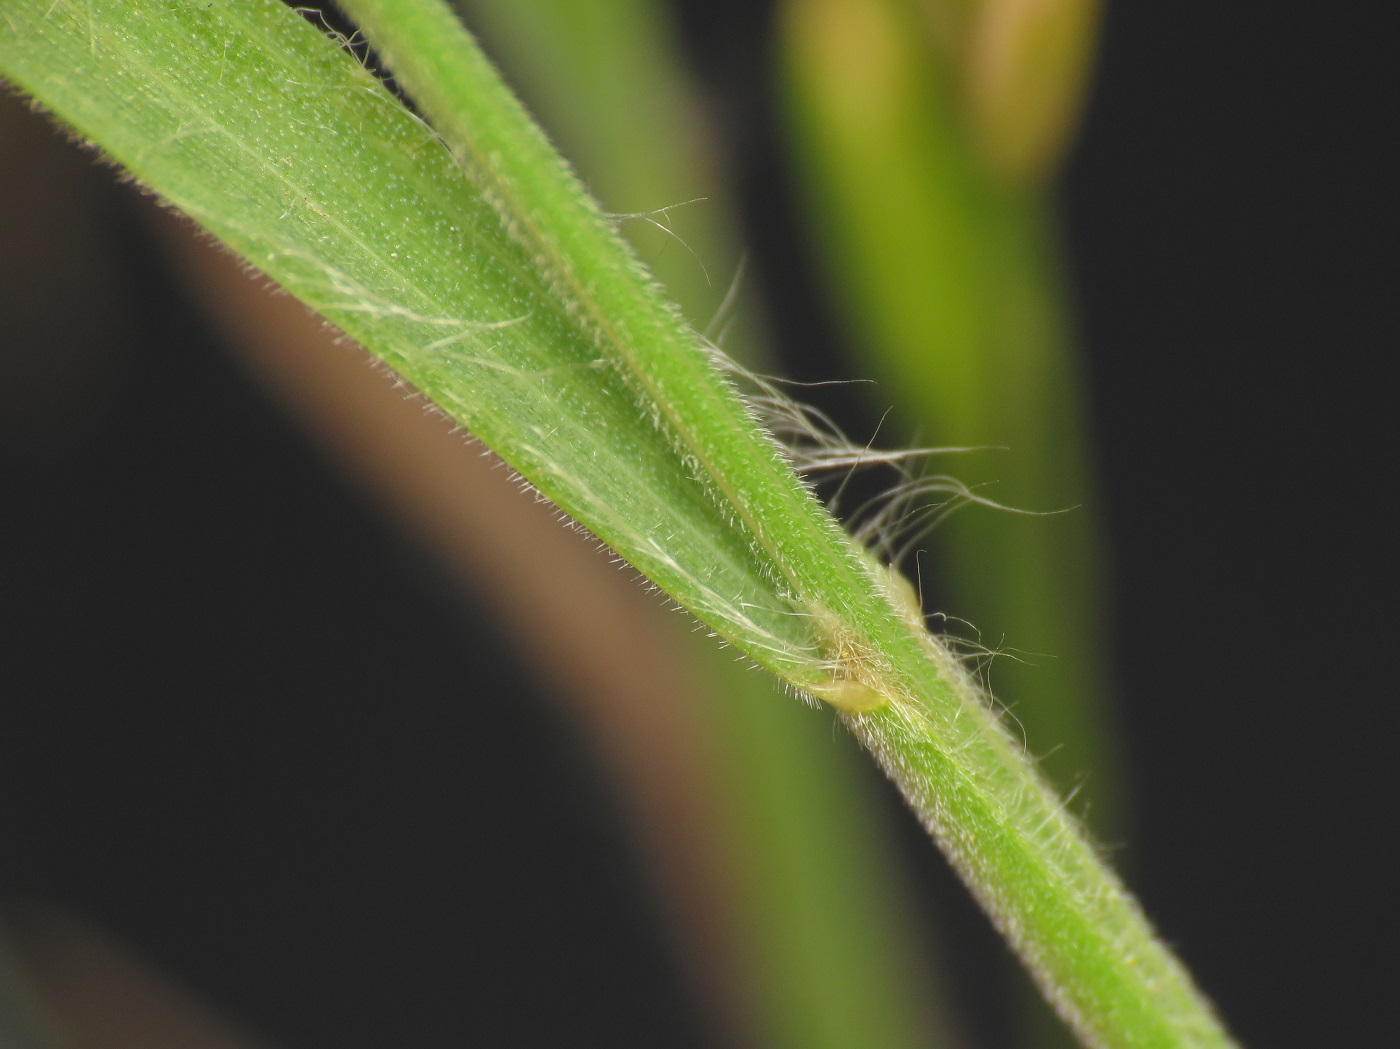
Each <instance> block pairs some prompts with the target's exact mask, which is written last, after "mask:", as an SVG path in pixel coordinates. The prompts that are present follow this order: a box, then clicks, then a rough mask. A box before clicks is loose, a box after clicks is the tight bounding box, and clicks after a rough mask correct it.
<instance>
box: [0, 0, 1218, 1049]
mask: <svg viewBox="0 0 1400 1049" xmlns="http://www.w3.org/2000/svg"><path fill="white" fill-rule="evenodd" d="M344 6H345V8H346V10H347V12H348V14H349V15H350V16H351V17H352V18H353V19H354V20H355V21H356V22H357V23H358V24H359V25H360V26H361V28H362V29H363V31H364V32H365V33H366V35H367V36H368V38H369V40H370V41H371V43H372V44H373V45H374V46H375V48H376V49H377V50H378V52H379V53H380V54H381V55H382V56H383V58H384V60H385V61H386V63H387V65H388V68H389V69H390V70H391V71H392V72H393V74H394V76H395V78H396V81H397V83H398V85H399V86H400V87H401V88H402V89H404V90H405V91H406V92H407V93H408V95H409V96H410V97H411V98H412V100H413V102H414V104H415V106H416V108H417V113H414V112H411V111H410V110H409V109H407V108H406V107H405V106H403V105H402V104H401V103H400V102H399V101H398V100H397V99H396V98H395V97H394V96H393V95H392V94H391V93H390V92H389V91H387V90H386V89H385V87H384V86H383V85H382V84H381V83H380V82H379V81H378V80H377V79H376V77H375V76H374V75H373V74H371V73H370V72H368V71H367V70H366V69H364V68H363V67H362V66H361V65H360V64H359V63H358V61H356V60H355V59H354V58H353V57H351V55H350V54H348V53H347V51H346V50H345V49H343V48H342V47H341V46H339V42H338V41H336V40H333V39H331V38H329V37H328V36H327V35H326V34H325V33H323V32H321V31H320V30H319V29H317V28H316V27H314V26H313V25H311V24H310V23H309V22H308V21H306V20H305V19H303V18H302V17H300V16H299V15H297V14H296V13H295V12H293V11H292V10H291V9H289V8H287V7H285V6H284V5H282V4H281V3H278V2H276V0H245V2H239V3H217V2H216V3H213V4H208V5H188V4H182V3H175V2H141V0H126V2H123V0H86V2H83V3H77V2H76V0H58V2H56V3H54V2H44V3H35V2H31V0H0V72H3V74H4V75H5V76H6V77H7V78H8V79H10V80H11V81H12V82H13V83H15V84H16V85H17V86H18V87H19V88H20V89H21V90H23V91H26V92H28V93H29V94H31V95H32V96H33V97H34V98H36V99H37V100H38V101H39V102H40V103H41V104H43V105H44V106H45V107H47V108H48V109H50V110H51V111H52V112H53V113H54V114H55V115H56V116H57V117H59V118H60V119H61V120H62V121H64V122H65V123H66V124H67V125H68V126H70V127H71V128H73V129H74V130H75V132H76V133H77V134H79V135H80V136H82V137H83V138H85V139H87V140H89V141H91V142H93V143H95V144H96V145H97V146H99V147H100V148H101V149H102V150H104V151H105V152H106V153H107V154H108V155H109V156H110V157H111V158H112V159H113V160H114V161H115V162H117V163H118V164H119V165H121V166H122V167H123V168H124V169H125V170H126V171H128V172H129V173H130V174H131V175H132V176H133V177H135V178H137V179H139V180H140V181H141V182H142V183H143V184H145V185H146V186H148V187H150V188H151V189H152V190H153V191H155V192H157V193H159V194H160V195H161V196H162V197H163V198H164V199H166V200H167V201H169V202H170V203H171V204H172V205H173V206H175V207H176V208H178V209H179V210H181V211H183V212H184V213H186V214H188V215H190V216H191V217H192V218H194V219H195V220H196V221H198V222H199V223H200V224H201V225H203V226H204V227H205V228H206V229H208V230H209V231H210V232H211V233H212V234H213V235H214V236H216V237H217V238H218V239H219V240H221V241H222V242H223V243H225V244H226V245H228V246H229V247H230V248H231V249H232V250H234V251H235V252H237V253H238V254H239V255H240V256H242V257H243V258H245V259H247V260H248V261H249V263H250V264H252V265H253V266H255V267H257V268H258V269H259V270H261V271H262V272H264V273H266V274H267V275H268V276H269V277H270V278H272V279H273V280H275V281H276V282H277V283H278V284H280V285H281V286H282V287H283V288H284V289H286V290H287V291H288V292H289V293H291V294H293V295H295V296H296V297H297V298H299V299H301V300H302V301H303V302H305V303H306V304H307V305H308V306H310V307H311V308H313V309H315V310H316V311H318V312H319V313H321V314H322V315H323V316H325V317H326V318H327V319H328V320H329V321H331V322H332V323H333V324H335V325H336V326H337V327H338V328H340V329H341V330H342V331H344V332H345V333H346V334H347V335H349V336H350V337H351V338H353V339H354V340H355V341H357V342H358V343H360V344H361V345H363V346H364V347H365V348H366V349H368V350H369V351H370V352H372V353H373V354H375V355H376V356H377V357H378V358H379V359H380V360H382V361H383V362H385V364H387V365H388V366H389V367H390V368H392V369H393V370H394V371H395V372H396V373H397V374H399V375H400V376H402V377H403V379H404V380H405V381H406V382H407V383H409V384H411V385H412V387H413V388H415V389H416V390H418V391H419V392H421V393H422V394H423V395H424V396H425V397H427V398H429V399H430V400H431V401H432V402H433V403H434V404H436V405H437V406H438V408H439V409H440V410H442V411H443V412H444V413H445V414H447V415H448V416H449V417H451V418H453V419H454V420H456V421H457V422H458V423H460V424H461V425H462V426H463V427H465V428H466V429H468V430H469V431H471V432H472V433H473V434H474V435H476V436H477V437H478V438H479V439H481V440H482V441H483V442H484V443H486V444H487V445H489V446H490V447H492V448H493V449H494V450H495V451H496V452H498V453H499V454H500V455H501V456H502V457H503V458H504V459H505V460H506V461H507V462H508V463H509V464H510V465H511V466H512V467H513V468H514V469H516V470H517V471H518V472H519V473H520V474H521V476H522V477H524V478H525V479H526V480H528V481H529V482H530V483H531V484H532V485H534V486H535V487H536V488H537V489H538V490H539V491H540V492H542V493H543V494H544V495H546V496H547V497H548V498H549V499H551V500H552V501H553V502H554V503H555V504H556V505H557V506H559V507H560V508H561V509H562V510H563V511H565V512H566V513H567V514H568V515H570V517H572V518H573V519H574V520H576V521H577V522H579V523H581V524H582V525H584V526H586V527H587V528H588V529H589V530H591V531H592V533H593V534H594V535H596V536H597V537H598V538H599V539H600V540H602V541H603V542H604V543H606V544H607V545H608V546H609V547H611V548H612V549H613V550H615V551H616V552H617V553H618V554H620V555H621V556H623V557H624V558H626V559H627V560H628V561H630V562H631V563H632V564H634V565H635V566H636V567H637V568H639V569H640V570H641V571H642V572H643V573H644V574H646V575H647V576H648V578H650V579H651V580H652V581H654V582H655V583H656V584H657V585H658V586H659V587H661V588H662V589H663V590H665V591H666V592H667V593H668V594H669V595H670V596H671V597H672V598H673V599H674V600H675V601H676V602H677V603H678V604H679V605H681V606H682V607H684V608H686V609H688V610H689V611H690V612H691V613H692V614H693V615H695V616H696V618H698V619H699V620H700V621H701V622H703V623H704V624H706V625H707V626H708V627H709V628H710V629H711V630H712V631H714V632H715V633H716V634H717V635H719V636H720V637H721V638H723V639H724V640H725V641H726V642H728V643H729V644H731V645H732V646H734V647H735V648H736V649H738V650H739V651H740V652H742V653H743V654H744V655H745V656H747V657H748V658H749V659H750V660H752V661H753V662H754V663H756V664H758V665H760V666H762V667H765V668H766V669H768V670H769V671H771V672H772V673H774V674H776V675H777V676H778V677H779V678H780V679H781V680H783V681H784V682H785V683H786V684H787V685H788V686H789V687H790V688H791V689H792V690H794V691H796V692H798V693H800V694H802V695H805V696H807V697H813V698H815V699H818V700H823V701H825V702H827V703H829V704H831V705H832V706H834V707H836V708H837V709H838V710H839V711H840V712H841V715H842V717H843V720H844V721H845V722H846V724H847V725H848V727H849V728H850V730H851V731H852V733H853V734H854V735H855V736H856V737H857V738H858V739H860V740H861V741H862V743H864V744H865V745H866V747H867V748H868V749H869V750H870V751H871V752H872V754H873V755H874V756H875V757H876V759H877V760H878V761H879V762H880V763H881V765H882V766H883V767H884V769H885V771H886V772H887V774H888V775H889V776H890V777H891V778H892V779H893V780H894V781H895V783H896V784H897V785H898V786H899V788H900V790H901V791H902V792H903V793H904V795H905V797H906V799H907V800H908V801H909V803H910V805H911V806H912V807H913V808H914V810H915V811H916V813H918V815H919V816H920V818H921V819H922V820H923V822H924V823H925V825H926V826H927V827H928V829H929V831H930V833H931V834H932V835H933V836H934V838H935V839H936V840H937V841H938V842H939V844H940V845H941V847H942V848H943V849H944V851H945V853H946V854H947V855H948V857H949V859H950V860H951V861H952V863H953V864H954V866H955V867H956V868H957V869H958V871H959V873H960V874H961V875H962V877H963V878H964V880H965V881H966V883H967V884H968V886H969V888H970V889H971V890H972V891H973V893H974V894H975V895H976V896H977V898H978V899H979V901H980V902H981V903H982V905H983V906H984V908H985V909H986V910H987V912H988V914H989V915H990V917H991V918H992V920H993V922H994V923H995V924H996V925H997V926H998V928H999V929H1000V930H1001V931H1002V933H1003V934H1004V935H1005V936H1006V937H1007V939H1008V940H1009V941H1010V943H1011V944H1012V946H1013V947H1014V949H1015V950H1016V951H1017V952H1018V953H1019V954H1020V956H1021V957H1022V959H1023V960H1024V961H1025V963H1026V965H1027V966H1028V968H1029V969H1030V970H1031V972H1032V973H1033V975H1034V976H1035V978H1036V979H1037V981H1038V982H1039V984H1040V986H1041V989H1042V991H1043V992H1044V993H1045V995H1046V997H1047V998H1048V999H1049V1000H1050V1001H1051V1003H1052V1004H1053V1005H1054V1006H1055V1007H1056V1009H1057V1010H1058V1011H1059V1012H1060V1014H1061V1015H1062V1017H1064V1019H1065V1020H1066V1021H1067V1022H1068V1023H1069V1024H1070V1025H1071V1026H1072V1027H1073V1028H1074V1029H1075V1030H1076V1031H1077V1032H1078V1034H1079V1035H1080V1037H1081V1038H1082V1039H1083V1041H1084V1042H1085V1043H1086V1044H1089V1045H1103V1046H1125V1047H1126V1046H1138V1047H1148V1046H1182V1045H1193V1046H1194V1045H1199V1046H1211V1045H1215V1046H1219V1045H1228V1044H1230V1042H1229V1038H1228V1036H1227V1035H1226V1034H1225V1032H1224V1031H1223V1029H1222V1028H1221V1026H1220V1025H1219V1023H1218V1021H1217V1020H1216V1019H1215V1017H1214V1015H1213V1013H1212V1011H1211V1009H1210V1007H1209V1005H1208V1004H1207V1003H1206V1002H1205V1001H1204V1000H1203V998H1202V997H1201V996H1200V995H1199V993H1198V992H1197V991H1196V990H1195V989H1194V987H1193V986H1192V983H1191V980H1190V978H1189V976H1188V975H1187V974H1186V973H1185V972H1184V970H1183V969H1182V968H1181V966H1180V965H1179V963H1178V962H1177V961H1176V960H1175V959H1174V958H1173V957H1172V955H1171V954H1170V952H1169V951H1167V950H1166V948H1165V947H1164V946H1163V945H1162V944H1161V943H1160V942H1159V941H1158V940H1157V939H1156V938H1155V936H1154V935H1153V934H1152V931H1151V929H1150V927H1149V925H1148V923H1147V922H1146V920H1145V918H1144V917H1143V916H1142V914H1141V912H1140V910H1139V909H1138V907H1137V906H1136V904H1135V903H1134V901H1133V900H1132V898H1131V896H1129V895H1128V893H1127V892H1126V891H1125V890H1124V888H1123V887H1122V885H1121V883H1120V882H1119V881H1118V879H1117V878H1116V876H1115V875H1114V874H1113V873H1112V872H1111V871H1110V870H1109V869H1108V867H1107V866H1106V865H1105V864H1104V862H1103V861H1102V859H1101V857H1100V856H1099V855H1098V853H1097V852H1096V850H1095V849H1094V848H1093V846H1092V845H1091V844H1090V843H1089V841H1088V840H1087V838H1086V836H1085V835H1084V833H1083V832H1082V830H1081V829H1080V827H1079V826H1078V825H1077V823H1076V822H1075V821H1074V820H1073V819H1072V818H1071V817H1070V816H1069V815H1068V813H1067V812H1066V811H1065V809H1064V806H1063V805H1062V804H1061V802H1060V799H1059V798H1058V797H1057V796H1056V794H1055V793H1054V792H1053V791H1052V790H1050V789H1049V788H1048V787H1047V786H1046V785H1045V783H1044V782H1043V781H1042V779H1041V778H1040V776H1039V774H1038V773H1037V772H1036V770H1035V768H1034V767H1033V765H1032V763H1031V762H1030V761H1029V760H1028V759H1027V757H1026V756H1025V754H1024V753H1023V751H1022V748H1021V747H1020V745H1019V744H1018V743H1017V742H1016V741H1015V740H1014V739H1013V738H1012V736H1011V735H1010V734H1009V733H1008V732H1007V731H1006V729H1005V728H1004V727H1003V725H1002V723H1001V720H1000V718H999V717H998V715H997V714H996V713H995V711H994V710H993V709H992V708H991V706H990V705H989V704H988V702H987V701H986V700H985V698H984V697H983V696H982V695H981V694H980V693H979V691H978V689H977V688H976V686H975V684H974V682H973V680H972V678H971V677H970V675H969V674H968V673H967V672H966V670H965V668H964V667H963V666H962V664H961V663H960V662H959V660H958V659H957V658H956V657H954V656H952V655H950V654H949V653H948V651H947V650H946V649H945V648H944V646H943V645H942V644H940V642H939V641H938V640H937V639H936V638H934V637H932V636H930V635H929V634H928V633H927V631H926V630H925V628H924V624H923V620H922V615H921V614H920V613H919V612H918V610H917V609H916V608H912V607H911V606H910V603H909V601H908V599H907V585H906V584H904V583H903V581H902V580H901V579H900V578H898V577H897V576H895V575H893V574H892V573H891V572H890V571H889V570H888V569H886V568H885V567H884V566H883V565H881V564H880V563H879V562H878V561H877V560H876V559H875V558H874V557H873V556H871V555H870V554H869V553H868V552H867V551H866V550H865V549H864V548H863V547H861V546H860V545H859V544H858V543H856V542H855V541H854V540H852V539H851V538H850V537H849V536H848V535H847V534H846V533H845V532H843V531H842V530H841V529H840V527H839V526H838V525H837V524H836V522H835V521H833V520H832V519H831V517H830V515H829V514H828V513H827V512H826V510H825V509H824V507H823V506H822V505H821V504H820V503H818V502H817V501H816V500H815V499H814V498H813V497H812V495H811V493H810V492H809V490H808V488H807V486H806V485H805V484H804V483H803V481H802V480H801V479H800V478H799V477H798V475H797V474H796V473H795V472H794V470H793V467H792V463H791V462H790V461H789V457H788V454H787V453H786V452H785V451H784V450H783V449H781V448H780V447H779V446H778V445H777V444H776V443H775V442H774V441H773V440H772V439H771V438H770V437H769V436H768V435H767V434H766V433H764V432H763V431H762V430H761V429H760V428H759V427H758V425H757V424H756V422H755V420H754V417H753V413H752V410H751V407H750V406H749V405H747V404H746V403H745V402H744V401H743V400H741V399H740V397H739V396H738V395H737V393H736V392H735V390H734V388H733V385H732V383H731V382H730V380H729V379H728V378H726V376H725V374H724V373H723V372H722V371H721V369H720V368H719V367H718V366H717V359H716V353H715V352H714V351H713V349H712V348H710V347H708V346H706V345H705V344H704V342H703V341H702V340H701V339H700V338H698V337H697V336H696V335H695V334H694V333H693V332H692V331H691V330H690V328H689V327H688V326H687V325H686V324H685V323H684V321H683V320H682V319H681V317H680V315H679V314H678V313H677V311H676V310H675V309H674V308H672V307H671V306H669V305H668V304H667V303H666V301H665V300H664V299H663V298H662V297H661V295H660V294H659V293H658V290H657V288H656V287H655V285H654V284H653V283H652V282H651V281H650V279H649V277H648V275H647V274H646V272H645V270H644V269H643V268H642V267H641V265H640V264H639V263H638V262H637V260H636V258H635V256H634V255H633V254H632V253H631V252H630V250H629V249H628V248H627V247H626V245H625V244H624V242H623V241H622V240H621V238H620V237H619V235H618V232H617V229H616V225H615V222H614V221H613V220H612V219H610V218H609V217H608V216H607V215H605V214H604V213H603V212H602V211H601V210H600V209H599V208H598V207H597V205H596V204H594V203H593V202H592V201H591V200H590V199H589V198H588V197H587V195H586V194H585V193H584V192H583V190H582V189H581V188H580V186H579V185H578V183H577V182H576V180H575V179H574V178H573V177H572V175H571V174H570V172H569V170H568V168H567V166H566V165H565V164H564V163H563V162H562V161H561V160H560V158H559V157H558V155H557V154H556V153H555V152H554V151H553V149H552V148H551V147H550V145H549V144H548V142H547V141H546V140H545V138H544V137H543V135H542V134H541V133H540V132H539V131H538V130H537V129H536V127H535V126H534V125H533V124H532V123H531V121H530V120H529V118H528V117H527V116H526V114H525V113H524V111H523V110H522V109H521V108H520V107H519V105H518V103H516V102H515V100H514V98H513V97H512V96H511V95H510V93H509V91H508V90H507V89H506V88H505V87H504V85H503V84H502V83H501V82H500V81H499V79H498V78H497V77H496V75H495V73H494V71H493V70H492V69H491V67H490V65H489V63H487V61H486V60H485V59H484V57H483V56H482V54H481V53H480V51H479V50H478V49H477V48H476V46H475V44H474V42H473V41H472V40H471V38H470V37H469V36H468V35H467V34H466V32H465V31H464V30H463V29H462V28H461V26H460V25H459V24H458V23H457V22H456V20H455V17H454V16H453V15H452V13H451V12H450V11H449V10H448V9H447V8H446V7H443V6H441V5H440V4H439V3H437V2H435V0H352V2H347V3H346V4H345V5H344ZM419 114H421V116H420V115H419ZM822 451H823V454H825V455H827V456H828V459H829V458H831V457H837V458H839V457H840V456H842V455H847V456H854V455H858V454H859V451H860V450H859V449H849V448H841V447H834V448H833V447H828V448H825V449H823V450H822Z"/></svg>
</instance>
